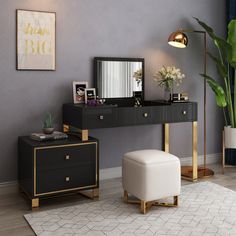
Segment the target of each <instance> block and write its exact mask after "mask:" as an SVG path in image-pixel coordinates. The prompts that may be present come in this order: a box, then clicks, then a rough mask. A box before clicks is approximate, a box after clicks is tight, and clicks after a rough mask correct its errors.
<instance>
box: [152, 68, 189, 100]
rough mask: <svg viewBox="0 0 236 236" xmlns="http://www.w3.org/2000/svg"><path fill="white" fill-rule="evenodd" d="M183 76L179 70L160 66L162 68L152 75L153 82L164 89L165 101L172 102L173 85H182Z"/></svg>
mask: <svg viewBox="0 0 236 236" xmlns="http://www.w3.org/2000/svg"><path fill="white" fill-rule="evenodd" d="M184 77H185V75H184V74H182V73H181V71H180V69H178V68H175V67H174V66H162V68H161V69H160V70H159V71H157V72H156V73H155V74H154V81H155V82H157V83H158V85H159V86H160V87H162V88H164V89H165V94H166V96H165V100H170V101H172V99H173V89H174V85H176V86H179V85H180V84H181V83H182V80H183V78H184Z"/></svg>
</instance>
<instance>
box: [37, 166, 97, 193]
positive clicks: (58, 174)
mask: <svg viewBox="0 0 236 236" xmlns="http://www.w3.org/2000/svg"><path fill="white" fill-rule="evenodd" d="M96 185H97V181H96V164H95V163H94V164H91V165H76V166H74V167H72V168H64V169H58V170H49V171H37V172H36V196H37V195H40V194H41V195H43V194H50V193H51V194H52V193H54V192H55V193H56V192H63V191H69V190H73V189H76V188H86V187H92V186H96Z"/></svg>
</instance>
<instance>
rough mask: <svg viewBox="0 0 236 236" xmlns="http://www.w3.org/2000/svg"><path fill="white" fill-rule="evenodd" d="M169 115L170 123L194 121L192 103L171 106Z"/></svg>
mask: <svg viewBox="0 0 236 236" xmlns="http://www.w3.org/2000/svg"><path fill="white" fill-rule="evenodd" d="M170 109H171V112H169V113H168V114H169V115H168V120H169V122H186V121H192V120H193V107H192V104H191V103H176V104H175V103H174V104H171V107H170Z"/></svg>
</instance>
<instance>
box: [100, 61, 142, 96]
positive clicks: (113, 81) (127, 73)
mask: <svg viewBox="0 0 236 236" xmlns="http://www.w3.org/2000/svg"><path fill="white" fill-rule="evenodd" d="M141 68H142V64H141V63H139V62H123V61H105V62H104V61H103V62H99V68H98V73H99V75H100V76H101V77H100V78H102V79H101V80H100V81H99V88H101V94H102V97H103V98H118V97H132V96H133V91H141V88H142V86H141V83H139V84H138V83H137V82H136V80H135V79H134V77H133V75H134V72H136V71H137V70H139V69H141Z"/></svg>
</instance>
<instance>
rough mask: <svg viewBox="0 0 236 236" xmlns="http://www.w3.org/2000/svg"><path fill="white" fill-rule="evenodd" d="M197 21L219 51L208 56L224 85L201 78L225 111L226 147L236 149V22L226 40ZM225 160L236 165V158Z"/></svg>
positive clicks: (229, 25)
mask: <svg viewBox="0 0 236 236" xmlns="http://www.w3.org/2000/svg"><path fill="white" fill-rule="evenodd" d="M195 19H196V20H197V22H198V23H199V24H200V25H201V26H202V27H203V28H204V29H205V31H206V32H207V34H208V35H209V36H210V38H211V39H212V40H213V42H214V45H215V46H216V48H217V51H218V55H217V56H215V55H213V54H211V53H210V52H208V53H207V54H208V56H209V57H210V58H211V59H212V60H213V62H214V63H215V64H216V67H217V71H218V73H219V75H220V77H221V78H222V80H223V81H222V82H223V85H221V83H219V82H217V81H216V80H215V79H213V78H212V77H210V76H209V75H207V74H201V76H202V77H203V78H204V79H205V80H206V82H207V83H208V85H209V86H210V87H211V89H212V90H213V92H214V93H215V98H216V104H217V105H218V106H219V107H221V108H222V109H223V114H224V120H225V127H224V139H225V147H226V148H231V149H236V20H231V21H230V22H229V24H228V35H227V40H225V39H223V38H220V37H218V36H217V35H216V34H215V33H214V30H213V29H212V28H211V27H209V26H208V25H207V24H205V23H204V22H202V21H200V20H199V19H197V18H195ZM231 72H233V73H231ZM233 84H234V89H233V88H232V85H233ZM232 94H233V95H232ZM235 153H236V150H235ZM225 160H226V163H227V164H231V165H235V164H236V156H235V158H233V159H232V158H230V157H227V156H226V159H225Z"/></svg>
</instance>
